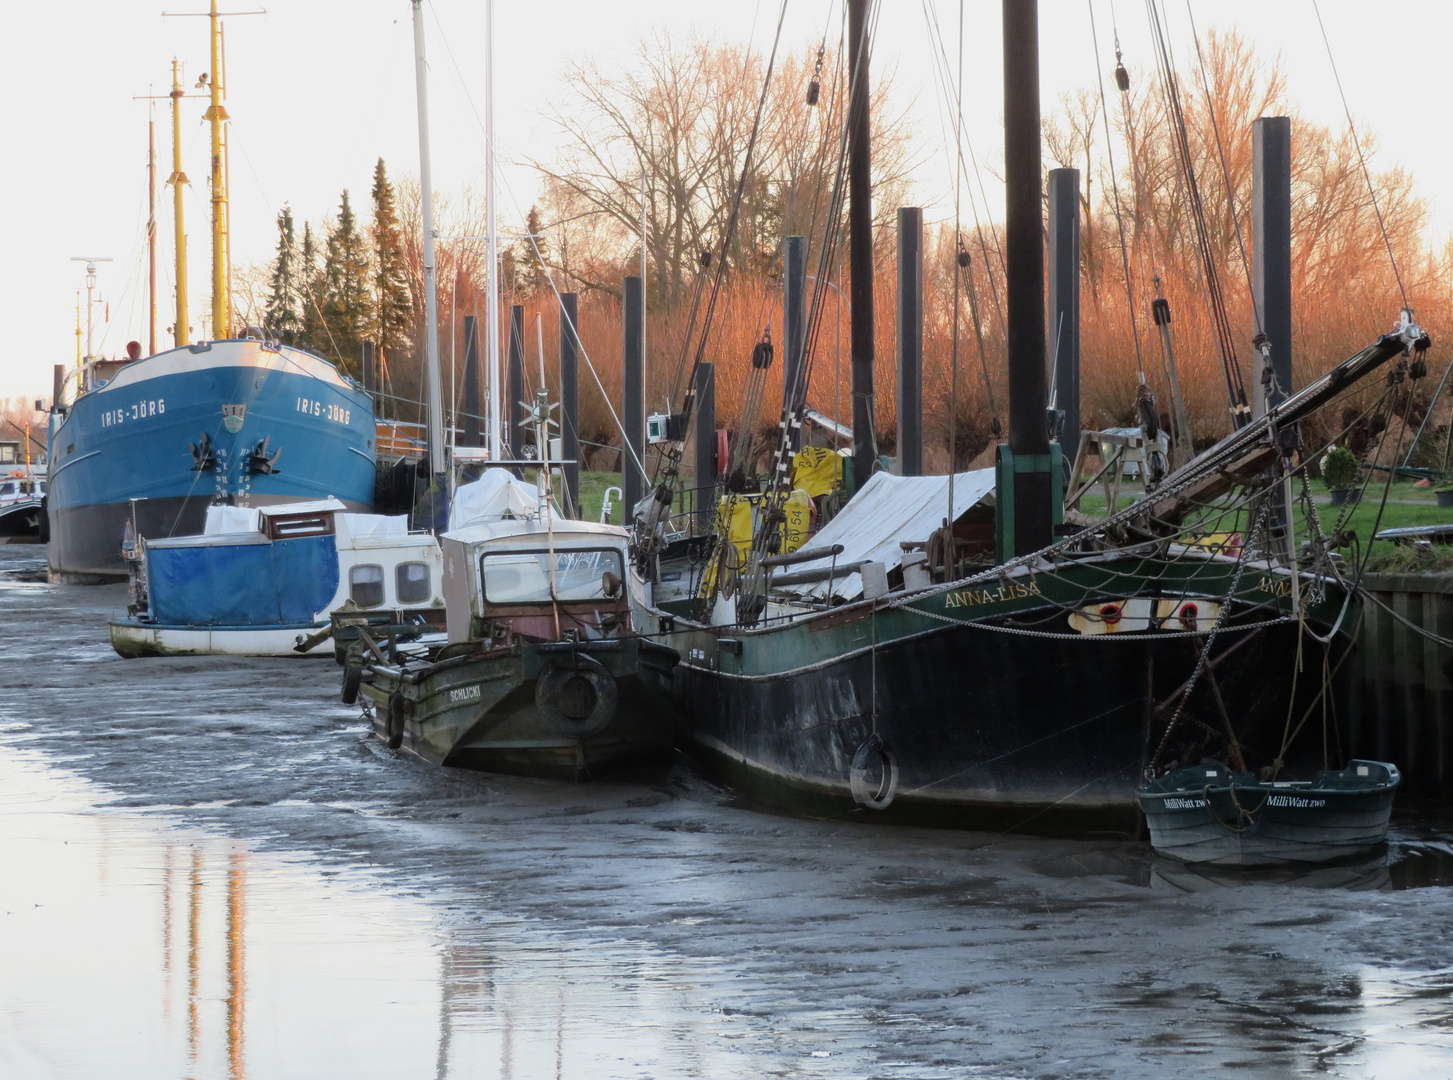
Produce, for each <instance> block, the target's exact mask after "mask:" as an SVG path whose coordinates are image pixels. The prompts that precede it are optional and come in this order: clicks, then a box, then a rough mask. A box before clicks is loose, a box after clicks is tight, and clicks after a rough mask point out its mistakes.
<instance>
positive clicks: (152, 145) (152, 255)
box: [146, 109, 156, 356]
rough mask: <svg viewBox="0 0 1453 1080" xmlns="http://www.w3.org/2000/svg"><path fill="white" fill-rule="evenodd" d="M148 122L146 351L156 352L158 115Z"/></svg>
mask: <svg viewBox="0 0 1453 1080" xmlns="http://www.w3.org/2000/svg"><path fill="white" fill-rule="evenodd" d="M154 113H155V110H154V109H153V115H152V117H151V118H150V119H149V120H147V122H146V263H147V266H146V301H147V307H148V309H149V311H148V318H147V337H146V352H147V355H148V356H152V355H155V354H156V116H155V115H154Z"/></svg>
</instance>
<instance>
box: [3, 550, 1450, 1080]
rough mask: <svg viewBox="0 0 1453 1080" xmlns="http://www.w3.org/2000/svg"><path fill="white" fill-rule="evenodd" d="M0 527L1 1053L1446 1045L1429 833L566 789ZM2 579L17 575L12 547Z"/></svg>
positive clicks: (684, 771) (781, 1067)
mask: <svg viewBox="0 0 1453 1080" xmlns="http://www.w3.org/2000/svg"><path fill="white" fill-rule="evenodd" d="M39 565H40V563H39V559H38V555H37V553H36V552H34V551H25V550H16V549H13V548H12V549H0V617H3V619H4V625H5V626H6V629H7V633H6V634H5V636H4V638H3V639H0V671H3V674H4V686H5V688H6V689H5V691H4V694H3V696H0V748H3V752H0V867H3V868H4V870H3V872H0V1077H5V1078H7V1080H8V1078H11V1077H19V1078H29V1077H65V1078H71V1077H108V1078H110V1077H123V1078H125V1077H148V1078H150V1077H158V1076H178V1077H181V1076H189V1077H252V1078H258V1080H262V1078H273V1077H294V1076H296V1077H333V1076H338V1077H350V1078H353V1077H374V1076H377V1077H389V1078H394V1077H401V1078H404V1077H455V1078H462V1077H470V1078H474V1077H502V1078H503V1077H511V1078H514V1077H518V1078H526V1077H579V1078H594V1077H654V1078H663V1080H664V1078H674V1077H758V1076H792V1077H924V1078H926V1077H961V1076H975V1077H995V1078H1001V1077H1002V1078H1010V1077H1071V1076H1073V1077H1102V1076H1103V1077H1111V1076H1114V1077H1138V1076H1151V1075H1156V1076H1159V1075H1161V1074H1163V1073H1164V1071H1165V1070H1166V1069H1167V1067H1170V1068H1172V1069H1179V1070H1181V1071H1182V1072H1189V1073H1191V1074H1194V1075H1202V1074H1207V1073H1210V1072H1213V1071H1219V1070H1222V1069H1234V1070H1235V1071H1236V1072H1237V1073H1240V1074H1242V1075H1251V1076H1268V1077H1271V1076H1287V1075H1300V1074H1313V1073H1316V1074H1324V1075H1333V1076H1346V1077H1372V1076H1382V1077H1391V1076H1397V1077H1422V1076H1427V1077H1447V1076H1449V1075H1453V937H1450V934H1449V930H1450V923H1453V917H1450V905H1449V899H1450V897H1449V894H1448V893H1447V891H1446V886H1448V885H1450V884H1453V845H1450V836H1449V833H1448V832H1447V830H1446V829H1444V828H1443V827H1441V826H1440V825H1439V824H1438V823H1436V822H1427V821H1417V822H1403V823H1400V825H1399V828H1398V830H1397V833H1396V837H1395V841H1394V843H1393V844H1392V845H1391V847H1390V850H1389V853H1388V854H1387V855H1386V856H1382V857H1380V858H1378V859H1375V860H1369V861H1368V862H1366V863H1363V864H1359V865H1356V866H1350V867H1335V868H1325V869H1318V870H1312V871H1304V872H1300V873H1289V872H1283V873H1278V874H1270V875H1265V874H1263V875H1256V876H1251V875H1227V874H1220V875H1216V874H1197V873H1192V872H1190V871H1187V870H1186V869H1185V868H1182V867H1178V866H1175V865H1173V864H1167V863H1164V862H1162V861H1160V860H1157V859H1155V858H1153V857H1152V856H1151V855H1150V853H1149V851H1148V850H1147V849H1146V848H1144V847H1143V846H1141V845H1135V844H1115V843H1074V842H1068V841H1052V840H1034V839H1028V838H1017V837H998V836H989V835H984V834H973V833H956V832H931V831H920V830H904V829H886V828H882V827H876V826H873V825H872V824H871V823H869V822H864V821H862V820H849V821H830V822H823V821H803V820H796V819H790V818H782V817H775V816H770V815H766V814H760V813H756V812H754V811H751V810H748V809H743V808H740V807H737V806H735V805H734V804H733V802H732V800H731V799H730V796H729V795H728V793H725V792H722V791H719V790H718V789H716V788H714V787H712V786H711V785H709V784H707V783H705V782H704V781H703V780H701V779H700V778H699V777H698V776H697V775H696V774H695V773H694V772H693V771H692V770H691V769H690V767H689V766H688V765H686V764H685V763H678V764H677V765H676V766H675V767H674V768H673V770H672V772H671V773H670V774H668V775H663V776H658V777H648V778H646V779H645V780H644V781H640V782H633V783H626V782H613V783H601V784H593V785H584V786H566V785H557V784H547V783H536V782H531V781H525V780H512V779H506V778H498V777H487V776H481V775H475V774H468V773H458V772H454V771H449V770H440V769H435V768H432V767H429V766H426V765H423V764H421V763H419V762H417V761H413V760H410V759H408V758H404V757H401V756H398V755H395V754H392V753H390V752H388V751H387V750H386V749H384V748H382V747H381V746H380V745H379V744H378V743H377V742H376V741H373V740H371V739H369V738H367V737H366V734H365V728H364V725H363V724H362V723H361V721H360V719H359V717H358V715H357V712H356V710H354V709H350V708H346V707H344V706H342V705H340V704H339V703H338V700H337V686H338V673H337V669H336V668H335V667H334V666H333V665H332V664H331V663H330V662H328V661H326V660H323V661H317V660H298V661H285V660H282V661H262V660H259V661H242V660H229V659H219V658H192V659H186V658H176V659H165V660H144V661H123V660H121V659H119V658H117V657H116V656H115V655H114V654H113V653H111V651H110V648H109V646H108V645H107V644H106V637H105V626H104V619H105V617H106V616H107V615H108V614H115V613H117V612H119V611H120V609H121V607H122V606H123V605H124V602H125V601H124V590H123V589H121V588H119V587H107V588H101V589H95V588H92V589H85V588H78V587H52V586H47V585H43V584H39V583H36V582H27V581H25V580H23V579H24V576H25V573H24V572H25V571H27V570H28V571H31V572H33V571H34V570H35V569H36V568H37V567H38V566H39ZM17 571H18V572H19V573H17Z"/></svg>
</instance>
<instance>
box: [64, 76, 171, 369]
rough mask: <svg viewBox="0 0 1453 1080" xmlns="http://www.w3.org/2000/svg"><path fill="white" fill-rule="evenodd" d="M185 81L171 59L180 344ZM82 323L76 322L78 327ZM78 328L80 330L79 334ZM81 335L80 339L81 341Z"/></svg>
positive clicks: (168, 179)
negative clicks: (183, 89)
mask: <svg viewBox="0 0 1453 1080" xmlns="http://www.w3.org/2000/svg"><path fill="white" fill-rule="evenodd" d="M183 96H184V95H183V94H182V84H181V81H180V72H179V68H178V65H177V62H176V61H175V60H173V61H172V92H171V99H172V174H171V176H170V177H168V178H167V183H168V184H170V185H171V186H172V207H173V212H174V213H175V214H176V239H177V324H176V326H175V327H174V328H173V336H174V337H175V340H176V343H177V344H178V345H189V344H191V341H192V335H191V332H190V331H189V330H188V329H187V230H186V228H185V227H184V226H183V223H182V185H183V184H185V183H187V174H186V173H184V172H182V97H183ZM79 325H80V324H79V323H77V326H78V327H79ZM79 332H80V331H79V329H78V330H77V333H78V334H79ZM79 340H80V339H79V337H78V338H77V341H79Z"/></svg>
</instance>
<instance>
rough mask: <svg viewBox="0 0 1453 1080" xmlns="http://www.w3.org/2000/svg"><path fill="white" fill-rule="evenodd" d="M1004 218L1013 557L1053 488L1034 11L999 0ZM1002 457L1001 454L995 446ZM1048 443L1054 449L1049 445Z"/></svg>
mask: <svg viewBox="0 0 1453 1080" xmlns="http://www.w3.org/2000/svg"><path fill="white" fill-rule="evenodd" d="M1003 10H1004V185H1005V188H1006V189H1007V196H1008V199H1007V206H1006V212H1005V219H1004V239H1005V245H1004V247H1005V271H1006V272H1005V284H1006V287H1007V292H1008V303H1007V305H1006V308H1007V314H1006V319H1005V321H1006V323H1007V329H1008V353H1009V444H1008V447H1007V448H1005V447H1000V450H999V460H998V462H997V470H998V473H997V478H996V479H997V482H998V496H999V497H998V501H997V505H996V511H997V516H998V520H997V523H996V524H997V539H998V543H997V549H998V554H999V556H1000V558H1010V557H1012V556H1014V555H1023V554H1026V553H1028V552H1031V551H1035V550H1037V549H1039V548H1041V547H1044V546H1046V545H1047V544H1049V543H1050V541H1051V540H1052V539H1053V537H1054V525H1055V522H1056V520H1057V518H1058V512H1059V510H1060V509H1061V508H1060V507H1059V505H1058V501H1057V498H1056V495H1057V491H1058V490H1063V486H1062V485H1063V478H1062V476H1061V475H1060V473H1059V470H1060V466H1059V464H1058V462H1057V461H1053V463H1052V459H1053V458H1054V457H1057V455H1052V454H1051V448H1050V442H1049V427H1048V425H1047V424H1046V423H1045V412H1044V410H1045V405H1046V403H1047V401H1048V393H1047V389H1048V387H1047V383H1046V379H1045V347H1044V204H1043V202H1042V192H1041V187H1040V184H1041V183H1042V181H1043V176H1042V174H1041V172H1040V153H1039V146H1040V139H1041V137H1042V135H1041V132H1040V126H1039V10H1038V4H1037V0H1004V4H1003ZM1006 449H1007V450H1008V453H1007V454H1006V453H1005V450H1006ZM1055 449H1056V450H1057V449H1058V446H1056V447H1055Z"/></svg>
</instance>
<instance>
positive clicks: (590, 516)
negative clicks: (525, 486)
mask: <svg viewBox="0 0 1453 1080" xmlns="http://www.w3.org/2000/svg"><path fill="white" fill-rule="evenodd" d="M525 479H526V480H528V481H530V483H534V482H535V472H534V471H533V470H530V469H526V470H525ZM620 486H621V474H620V473H617V472H584V471H582V472H581V474H580V509H581V514H580V516H581V519H582V520H584V521H599V520H600V507H601V503H602V502H603V501H604V500H605V492H606V489H607V488H612V487H616V488H618V487H620ZM610 520H611V524H613V525H623V524H624V523H625V515H624V511H623V510H622V509H621V497H620V495H619V494H617V493H615V492H612V493H611V514H610Z"/></svg>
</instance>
